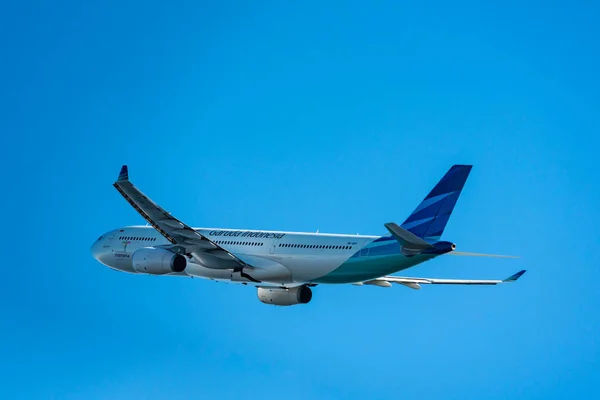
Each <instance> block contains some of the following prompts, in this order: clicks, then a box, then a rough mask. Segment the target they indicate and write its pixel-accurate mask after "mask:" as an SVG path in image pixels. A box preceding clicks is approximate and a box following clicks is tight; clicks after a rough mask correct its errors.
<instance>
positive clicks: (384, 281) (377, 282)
mask: <svg viewBox="0 0 600 400" xmlns="http://www.w3.org/2000/svg"><path fill="white" fill-rule="evenodd" d="M524 273H525V270H522V271H519V272H517V273H516V274H514V275H511V276H509V277H508V278H506V279H502V280H473V279H435V278H410V277H403V276H384V277H381V278H377V279H373V280H370V281H366V282H361V283H359V285H374V286H381V287H391V286H392V283H398V284H400V285H404V286H407V287H409V288H411V289H421V285H497V284H499V283H510V282H515V281H516V280H517V279H519V278H520V277H521V276H522V275H523V274H524Z"/></svg>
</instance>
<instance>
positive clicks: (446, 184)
mask: <svg viewBox="0 0 600 400" xmlns="http://www.w3.org/2000/svg"><path fill="white" fill-rule="evenodd" d="M472 167H473V166H472V165H453V166H452V167H451V168H450V169H449V170H448V172H446V175H444V177H443V178H442V179H441V180H440V181H439V182H438V184H437V185H435V187H434V188H433V189H432V190H431V192H429V194H428V195H427V197H425V199H424V200H423V201H422V202H421V204H419V206H418V207H417V208H416V209H415V210H414V211H413V212H412V214H410V216H409V217H408V218H407V219H406V221H404V223H403V224H402V225H401V226H402V228H404V229H406V230H408V231H410V232H412V233H413V234H414V235H416V236H418V237H420V238H423V239H425V240H429V241H437V240H439V239H440V237H441V236H442V232H444V228H445V227H446V223H447V222H448V219H449V218H450V214H452V210H454V206H455V205H456V202H457V200H458V197H459V196H460V192H461V191H462V189H463V187H464V185H465V182H466V181H467V178H468V177H469V173H470V172H471V168H472Z"/></svg>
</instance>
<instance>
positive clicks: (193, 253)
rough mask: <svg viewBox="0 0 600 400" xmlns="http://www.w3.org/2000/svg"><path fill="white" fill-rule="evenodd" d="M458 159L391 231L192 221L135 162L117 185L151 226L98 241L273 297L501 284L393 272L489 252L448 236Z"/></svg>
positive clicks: (155, 270) (108, 257)
mask: <svg viewBox="0 0 600 400" xmlns="http://www.w3.org/2000/svg"><path fill="white" fill-rule="evenodd" d="M471 167H472V166H471V165H454V166H453V167H452V168H450V170H449V171H448V172H447V173H446V175H444V177H443V178H442V179H441V180H440V181H439V182H438V184H437V185H436V186H435V187H434V188H433V189H432V190H431V192H430V193H429V194H428V195H427V197H425V199H424V200H423V201H422V202H421V204H419V206H418V207H417V208H416V209H415V210H414V211H413V213H412V214H410V216H409V217H408V218H407V219H406V221H404V222H403V223H402V225H397V224H395V223H393V222H390V223H387V224H385V225H384V226H385V228H386V229H387V231H388V232H389V234H387V235H384V236H367V235H336V234H324V233H299V232H279V231H265V230H250V229H248V230H245V229H220V228H191V227H190V226H188V225H186V224H185V223H183V222H181V221H180V220H178V219H177V218H175V217H174V216H172V215H171V214H170V213H169V212H167V211H165V210H164V209H163V208H161V207H160V206H159V205H158V204H156V203H154V202H153V201H152V200H150V199H149V198H148V197H146V195H144V194H143V193H142V192H141V191H140V190H139V189H137V188H136V187H135V186H134V185H133V184H132V183H131V182H130V181H129V173H128V170H127V166H126V165H124V166H123V167H122V169H121V172H120V174H119V177H118V179H117V181H116V182H115V183H114V185H113V186H114V187H115V188H116V189H117V190H118V191H119V193H120V194H121V195H122V196H123V197H124V198H125V200H127V202H128V203H129V204H130V205H131V206H132V207H133V208H134V209H135V210H136V211H137V212H138V213H139V214H140V215H141V216H142V217H143V218H144V219H145V220H146V221H147V222H148V224H149V225H150V226H127V227H124V228H119V229H115V230H112V231H110V232H108V233H105V234H104V235H102V236H100V238H99V239H98V240H97V241H96V242H95V243H94V244H93V246H92V255H93V256H94V258H95V259H96V260H98V261H99V262H101V263H102V264H104V265H106V266H107V267H110V268H112V269H114V270H118V271H123V272H129V273H133V274H149V275H175V276H184V277H200V278H204V279H209V280H214V281H224V282H229V283H241V284H243V285H252V286H256V288H257V294H258V299H259V300H260V301H261V302H263V303H266V304H272V305H278V306H289V305H295V304H306V303H308V302H310V301H311V299H312V289H311V288H312V287H315V286H317V285H325V284H343V283H350V284H354V285H359V286H360V285H374V286H380V287H391V286H392V284H393V283H396V284H400V285H404V286H406V287H409V288H412V289H420V288H421V285H429V284H433V285H496V284H499V283H509V282H514V281H516V280H517V279H519V277H521V275H523V274H524V273H525V270H522V271H519V272H517V273H516V274H514V275H512V276H510V277H508V278H506V279H504V280H465V279H434V278H412V277H404V276H395V275H390V274H393V273H396V272H398V271H402V270H405V269H408V268H411V267H414V266H415V265H417V264H421V263H423V262H425V261H429V260H432V259H434V258H436V257H439V256H441V255H445V254H448V255H463V256H488V257H503V258H511V256H500V255H494V254H480V253H465V252H458V251H456V250H455V249H456V246H455V244H454V243H452V242H448V241H443V240H440V238H441V236H442V233H443V231H444V228H445V227H446V223H447V222H448V219H449V218H450V214H451V213H452V210H453V209H454V206H455V204H456V201H457V200H458V197H459V195H460V193H461V191H462V189H463V186H464V184H465V182H466V180H467V177H468V176H469V173H470V172H471Z"/></svg>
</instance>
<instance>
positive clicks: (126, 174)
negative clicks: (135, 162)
mask: <svg viewBox="0 0 600 400" xmlns="http://www.w3.org/2000/svg"><path fill="white" fill-rule="evenodd" d="M128 180H129V171H128V170H127V165H123V166H122V167H121V172H119V177H118V178H117V182H119V181H128Z"/></svg>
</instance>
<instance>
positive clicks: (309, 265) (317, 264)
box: [277, 255, 348, 282]
mask: <svg viewBox="0 0 600 400" xmlns="http://www.w3.org/2000/svg"><path fill="white" fill-rule="evenodd" d="M347 259H348V256H345V255H344V256H302V257H280V258H278V260H277V261H279V262H280V263H281V264H283V265H284V266H285V267H286V268H287V269H289V270H290V272H291V273H292V280H293V281H294V282H310V281H312V280H314V279H317V278H319V277H322V276H325V275H327V274H329V273H330V272H332V271H334V270H335V269H336V268H338V267H339V266H340V265H341V264H343V263H344V261H346V260H347Z"/></svg>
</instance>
